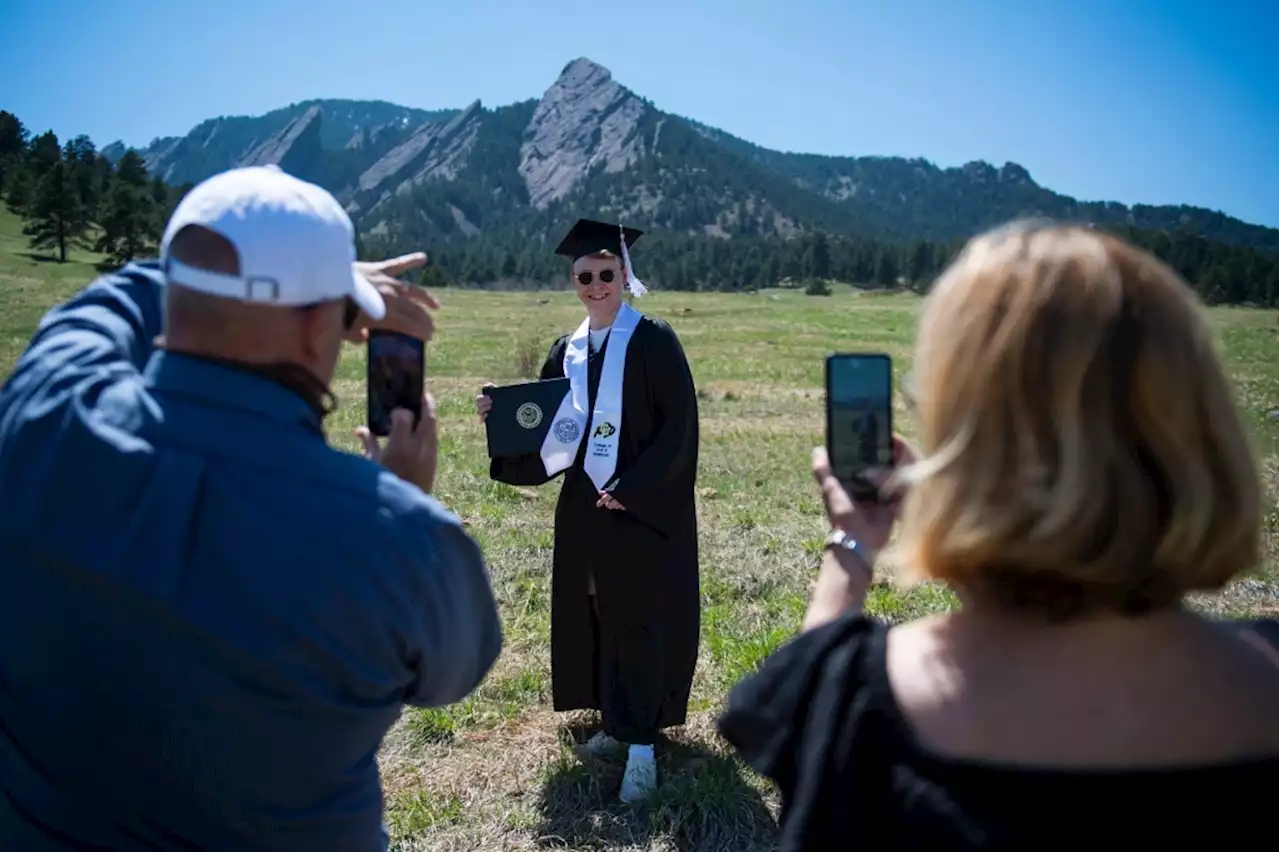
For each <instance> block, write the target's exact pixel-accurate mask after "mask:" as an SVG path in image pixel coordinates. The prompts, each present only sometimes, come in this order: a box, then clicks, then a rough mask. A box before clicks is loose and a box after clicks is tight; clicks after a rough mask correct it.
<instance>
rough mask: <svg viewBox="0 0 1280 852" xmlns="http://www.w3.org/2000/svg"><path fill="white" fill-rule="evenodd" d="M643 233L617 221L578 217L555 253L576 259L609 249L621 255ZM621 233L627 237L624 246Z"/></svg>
mask: <svg viewBox="0 0 1280 852" xmlns="http://www.w3.org/2000/svg"><path fill="white" fill-rule="evenodd" d="M643 233H644V232H643V231H637V230H636V229H635V228H623V227H621V226H620V225H618V224H617V223H614V224H609V223H608V222H597V221H595V220H593V219H579V220H578V222H577V224H575V225H574V226H573V227H572V228H570V229H569V233H567V234H565V237H564V239H563V240H561V241H560V245H559V246H557V247H556V254H559V255H563V256H565V257H567V258H570V259H572V260H577V259H578V258H580V257H584V256H585V255H588V254H595V253H596V252H598V251H609V252H613V253H614V254H616V255H618V256H619V257H622V256H623V255H625V254H626V253H627V252H626V249H629V248H630V247H631V246H633V245H634V244H635V241H636V240H638V239H640V235H641V234H643ZM623 235H625V236H626V238H627V245H626V248H624V247H623V245H622V239H621V237H622V236H623Z"/></svg>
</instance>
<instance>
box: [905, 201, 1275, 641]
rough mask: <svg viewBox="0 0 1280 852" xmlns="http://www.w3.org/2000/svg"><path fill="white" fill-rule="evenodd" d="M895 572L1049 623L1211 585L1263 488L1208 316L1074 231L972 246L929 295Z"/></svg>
mask: <svg viewBox="0 0 1280 852" xmlns="http://www.w3.org/2000/svg"><path fill="white" fill-rule="evenodd" d="M914 382H915V387H916V392H917V394H918V400H917V423H918V430H919V441H920V451H921V458H920V460H919V462H918V463H917V464H915V465H912V466H911V467H909V468H906V469H904V471H903V472H902V480H903V482H904V483H905V484H907V485H909V486H910V487H909V490H908V492H907V495H906V499H905V504H904V507H903V522H902V531H901V539H900V548H901V556H902V558H903V560H904V563H905V565H907V566H909V567H911V568H912V569H914V570H915V571H916V572H917V573H918V575H920V576H923V577H927V578H933V579H939V580H943V581H945V582H947V583H949V584H951V585H953V586H954V587H956V588H958V589H962V590H965V591H968V592H971V593H973V594H975V595H977V596H978V597H979V598H980V599H982V600H987V601H991V602H994V603H998V604H1000V605H1003V606H1006V607H1010V608H1014V609H1022V610H1033V611H1039V612H1040V613H1042V614H1044V615H1047V616H1049V617H1051V618H1071V617H1076V616H1079V615H1084V614H1086V613H1090V612H1096V611H1102V610H1107V611H1113V612H1122V613H1140V612H1146V611H1150V610H1153V609H1158V608H1161V607H1166V606H1170V605H1173V604H1175V603H1176V602H1177V601H1178V600H1180V599H1181V598H1182V596H1183V595H1184V594H1186V593H1187V592H1188V591H1191V590H1198V589H1199V590H1209V589H1217V588H1220V587H1221V586H1222V585H1223V584H1225V583H1226V582H1227V581H1228V580H1229V579H1230V578H1231V577H1233V576H1234V575H1236V574H1237V573H1239V572H1241V571H1244V570H1247V569H1248V568H1250V567H1251V566H1252V565H1253V564H1254V562H1255V560H1256V559H1257V557H1258V555H1259V547H1260V528H1259V527H1260V511H1261V509H1260V501H1261V498H1260V490H1261V488H1260V482H1259V474H1258V467H1257V461H1256V458H1255V455H1254V453H1253V450H1252V447H1251V445H1250V442H1249V439H1248V436H1247V435H1246V432H1245V429H1244V427H1243V424H1242V422H1241V419H1240V416H1239V414H1238V412H1237V410H1236V406H1235V400H1234V398H1233V394H1232V392H1231V388H1230V385H1229V382H1228V379H1227V377H1226V375H1225V372H1224V369H1223V366H1222V363H1221V361H1220V360H1219V357H1218V355H1217V353H1216V351H1215V347H1214V344H1213V340H1212V337H1211V334H1210V330H1209V327H1208V324H1207V323H1206V321H1205V319H1204V318H1203V317H1202V316H1201V315H1200V312H1199V304H1198V302H1197V300H1196V298H1195V296H1194V295H1193V294H1192V292H1191V290H1190V289H1189V288H1188V287H1187V286H1186V285H1185V283H1183V281H1182V280H1181V279H1180V278H1179V277H1178V275H1177V274H1176V273H1175V272H1174V271H1173V270H1172V269H1170V268H1169V267H1167V266H1166V265H1164V264H1163V263H1161V262H1160V261H1158V260H1157V259H1156V258H1154V257H1152V256H1151V255H1149V254H1147V253H1145V252H1142V251H1140V250H1138V249H1136V248H1134V247H1133V246H1130V245H1128V244H1127V243H1125V242H1123V241H1121V240H1119V239H1116V238H1114V237H1110V236H1107V235H1104V234H1101V233H1098V232H1095V231H1093V230H1091V229H1088V228H1084V227H1071V226H1055V225H1032V224H1029V223H1019V224H1015V225H1013V226H1009V227H1006V228H1002V229H999V230H997V231H994V232H991V233H988V234H985V235H983V236H980V237H978V238H976V239H974V240H972V241H971V242H970V243H969V244H968V245H967V246H966V247H965V249H964V251H963V252H962V253H961V254H960V256H959V257H958V258H957V259H956V260H955V262H954V263H953V264H952V265H951V266H950V268H948V269H947V270H946V271H945V272H944V273H943V274H942V276H941V277H940V278H939V279H938V282H937V284H936V286H935V288H934V290H933V292H932V293H931V294H930V296H929V298H928V299H927V302H926V305H925V307H924V310H923V313H922V316H921V322H920V329H919V338H918V342H917V351H916V360H915V373H914Z"/></svg>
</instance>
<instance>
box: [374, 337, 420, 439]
mask: <svg viewBox="0 0 1280 852" xmlns="http://www.w3.org/2000/svg"><path fill="white" fill-rule="evenodd" d="M425 362H426V348H425V344H423V342H422V341H421V340H418V339H417V338H414V337H409V336H407V335H403V334H398V333H397V332H394V331H370V332H369V352H368V364H369V366H368V374H367V382H368V386H369V389H368V393H369V411H368V418H369V431H370V432H372V433H373V434H375V435H388V434H390V432H391V412H392V411H393V410H395V409H397V408H404V409H408V410H409V411H412V412H413V424H414V425H415V426H417V425H418V420H419V419H420V418H421V417H422V389H423V383H424V382H425V381H426V363H425Z"/></svg>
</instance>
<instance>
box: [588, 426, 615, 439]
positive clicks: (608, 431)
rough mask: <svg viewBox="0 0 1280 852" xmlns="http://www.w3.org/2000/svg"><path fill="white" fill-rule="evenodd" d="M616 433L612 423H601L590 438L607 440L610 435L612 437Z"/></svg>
mask: <svg viewBox="0 0 1280 852" xmlns="http://www.w3.org/2000/svg"><path fill="white" fill-rule="evenodd" d="M617 431H618V430H617V429H615V428H613V424H612V423H601V424H600V425H599V426H597V427H596V431H595V432H594V433H592V435H591V437H592V438H608V437H610V436H611V435H613V433H614V432H617Z"/></svg>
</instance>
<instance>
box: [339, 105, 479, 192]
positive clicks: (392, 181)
mask: <svg viewBox="0 0 1280 852" xmlns="http://www.w3.org/2000/svg"><path fill="white" fill-rule="evenodd" d="M483 116H484V109H483V107H482V106H481V104H480V101H478V100H477V101H473V102H472V103H471V105H470V106H468V107H467V108H466V109H464V110H463V111H462V112H460V113H458V114H457V115H456V116H454V117H453V118H452V119H450V120H449V121H447V122H441V121H428V122H425V123H424V124H423V125H422V126H421V127H419V128H418V129H417V130H415V131H414V132H413V135H412V136H410V137H409V138H408V139H407V140H405V142H404V143H402V144H401V145H398V146H397V147H395V148H394V149H392V150H391V151H390V152H388V153H387V154H386V155H385V156H383V157H382V158H381V159H379V160H378V161H377V162H376V163H374V164H373V165H371V166H370V167H369V168H368V169H366V170H365V171H364V173H363V174H361V175H360V178H359V180H358V182H357V185H356V199H355V200H354V201H353V202H352V203H351V204H349V206H348V209H349V210H351V211H353V212H354V211H357V210H361V209H372V206H377V203H378V202H380V201H382V200H385V199H386V198H388V197H390V195H391V193H392V192H408V191H409V190H410V189H412V188H413V187H414V186H416V185H418V184H420V183H423V182H425V181H429V180H452V179H453V178H454V177H456V176H457V173H458V171H459V170H460V169H462V167H463V166H465V165H466V162H467V155H468V154H469V153H470V151H471V146H472V145H474V144H475V141H476V137H477V136H478V134H479V132H480V124H481V119H482V118H483Z"/></svg>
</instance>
